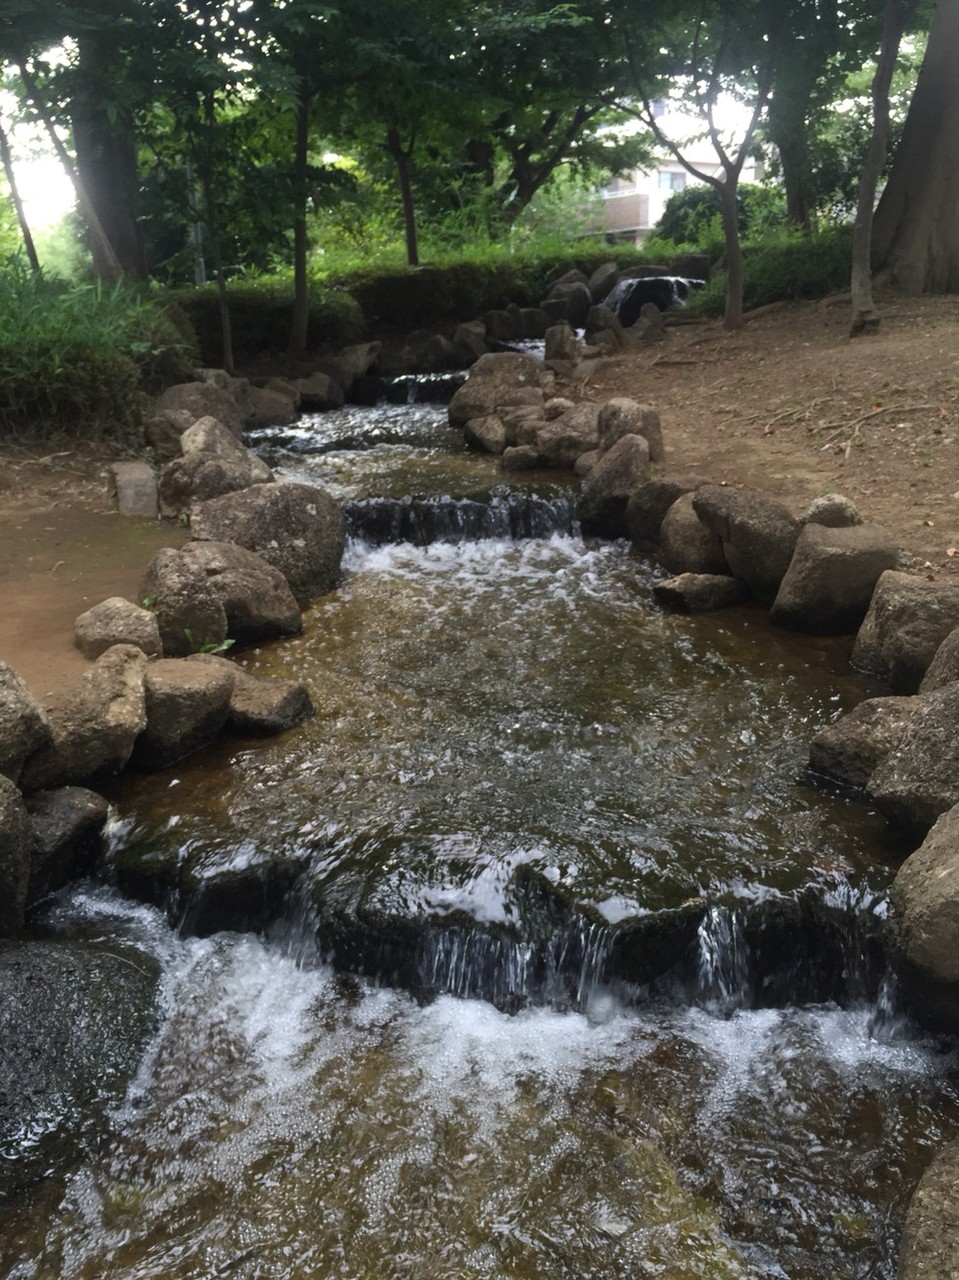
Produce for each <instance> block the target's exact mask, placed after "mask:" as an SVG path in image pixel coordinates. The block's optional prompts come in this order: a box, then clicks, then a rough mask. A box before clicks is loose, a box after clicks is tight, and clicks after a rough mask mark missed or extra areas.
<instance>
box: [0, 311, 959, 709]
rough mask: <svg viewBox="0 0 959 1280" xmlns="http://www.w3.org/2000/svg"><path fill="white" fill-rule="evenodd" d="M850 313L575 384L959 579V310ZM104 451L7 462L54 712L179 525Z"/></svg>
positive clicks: (673, 466) (749, 331)
mask: <svg viewBox="0 0 959 1280" xmlns="http://www.w3.org/2000/svg"><path fill="white" fill-rule="evenodd" d="M847 322H848V315H847V309H846V307H845V306H842V305H836V306H825V305H823V304H819V303H809V304H801V305H796V306H790V307H785V308H783V309H781V310H777V311H773V312H771V313H769V314H767V315H765V316H762V317H760V318H757V319H756V320H754V321H753V322H752V323H751V324H749V325H748V326H747V328H746V329H745V330H743V331H742V332H740V333H736V334H726V333H724V332H723V330H722V329H721V328H720V327H719V325H718V324H712V323H711V324H704V325H690V326H684V327H681V328H678V329H674V330H671V331H670V332H669V334H668V336H667V339H666V341H665V342H662V343H658V344H654V345H650V346H648V347H643V348H640V349H638V350H635V351H630V352H628V353H627V354H626V355H624V356H623V357H621V358H619V359H618V360H616V361H613V362H611V363H609V364H606V365H604V366H602V367H601V368H600V369H599V370H598V371H597V372H596V374H595V375H594V376H593V377H592V378H590V379H589V380H588V381H587V382H585V383H583V384H581V385H580V386H578V387H576V388H575V390H577V391H579V392H580V393H581V394H582V395H583V396H584V397H586V398H589V399H594V400H605V399H608V398H609V397H610V396H613V395H629V396H633V397H635V398H636V399H638V400H641V401H643V402H644V403H648V404H652V405H655V406H656V407H658V408H659V410H660V412H661V414H662V419H663V429H664V435H665V439H666V450H667V469H668V470H671V471H685V472H688V471H695V472H697V473H699V474H702V475H704V476H706V477H707V478H709V479H712V480H717V481H720V480H725V481H728V482H730V483H734V484H749V485H754V486H756V487H757V488H762V489H765V490H766V491H767V492H770V493H772V494H774V495H776V496H777V497H779V498H780V499H781V500H782V501H784V502H785V503H786V504H787V506H789V507H790V508H791V509H792V510H793V511H795V512H796V513H797V514H798V513H799V512H801V511H802V509H803V508H804V507H805V506H806V504H807V503H808V502H809V501H810V500H811V499H812V498H814V497H816V496H817V495H819V494H822V493H828V492H833V493H843V494H845V495H846V496H847V497H849V498H852V499H853V501H854V502H856V504H857V505H858V507H859V509H860V511H861V512H862V515H863V517H864V518H865V519H867V520H869V521H871V522H873V523H875V524H880V525H883V526H885V527H886V528H888V529H889V530H891V531H892V532H893V533H894V534H895V535H896V536H897V537H898V539H899V541H900V544H901V545H902V547H903V548H904V549H906V550H907V551H908V553H909V556H910V563H911V567H912V568H913V569H914V570H915V571H916V572H921V573H924V574H926V575H927V576H929V577H933V578H937V579H940V578H945V577H950V578H951V577H955V576H956V575H959V299H956V298H924V299H907V300H896V301H892V302H889V303H886V304H885V306H884V319H883V327H882V331H881V333H880V334H879V335H878V336H876V337H873V338H860V339H857V340H856V341H855V342H850V341H849V339H848V338H847V337H846V326H847ZM109 460H110V459H109V456H108V454H107V453H106V452H105V451H104V450H97V449H93V448H88V449H84V450H80V451H77V450H76V449H71V450H67V449H66V447H65V446H60V447H58V448H57V449H56V450H55V451H52V452H50V453H46V454H44V455H43V456H42V457H40V456H37V455H36V454H31V453H29V452H27V451H25V450H23V449H16V448H10V447H6V448H3V449H0V585H2V588H3V599H4V608H3V610H2V612H0V659H2V660H3V661H5V662H9V663H10V664H11V666H13V667H14V668H15V669H16V670H17V671H19V672H20V673H21V675H22V676H23V677H24V679H25V680H26V681H27V683H28V684H29V685H30V687H31V689H32V690H33V691H34V693H35V694H36V695H37V696H38V697H40V698H41V699H45V698H47V697H48V696H49V694H50V693H51V692H53V691H55V690H56V689H58V688H62V687H63V685H64V684H66V683H67V682H68V681H70V680H72V679H73V678H75V676H76V675H78V674H79V673H80V672H81V671H82V670H83V669H84V665H85V664H84V661H83V659H82V658H81V657H80V655H79V654H78V653H77V651H76V650H75V649H74V648H73V643H72V641H73V620H74V618H75V617H76V616H77V614H79V613H82V612H83V610H84V609H87V608H89V607H90V606H91V605H92V604H95V603H97V602H98V601H99V600H102V599H104V598H105V597H107V596H110V595H123V596H127V597H128V598H131V599H135V598H136V592H137V589H138V586H139V582H140V579H141V577H142V574H143V571H144V569H145V568H146V565H147V563H148V561H149V559H150V557H151V556H152V555H153V553H154V551H155V550H156V549H157V548H158V547H160V546H165V545H178V544H179V543H180V542H181V541H182V540H183V538H184V536H185V534H184V531H183V530H182V529H180V528H178V527H177V526H175V525H171V524H160V523H156V522H148V521H140V520H133V521H132V520H128V519H124V518H121V517H120V516H117V515H116V514H115V513H113V511H112V505H111V502H110V500H109V495H108V474H107V464H108V462H109Z"/></svg>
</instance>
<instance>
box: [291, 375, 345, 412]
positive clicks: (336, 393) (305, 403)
mask: <svg viewBox="0 0 959 1280" xmlns="http://www.w3.org/2000/svg"><path fill="white" fill-rule="evenodd" d="M352 381H353V379H351V383H352ZM296 389H297V391H298V392H299V395H300V408H301V409H302V410H303V412H304V413H326V412H328V411H329V410H330V409H341V408H342V407H343V405H344V404H345V403H346V394H345V392H344V391H343V388H342V387H341V386H340V384H339V383H338V382H337V381H336V379H335V378H331V377H330V375H329V374H328V373H311V374H310V376H309V377H308V378H301V379H300V380H299V382H297V383H296Z"/></svg>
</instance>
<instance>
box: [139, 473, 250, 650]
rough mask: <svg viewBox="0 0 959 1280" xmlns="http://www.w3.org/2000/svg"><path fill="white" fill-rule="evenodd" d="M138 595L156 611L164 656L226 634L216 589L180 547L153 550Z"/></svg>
mask: <svg viewBox="0 0 959 1280" xmlns="http://www.w3.org/2000/svg"><path fill="white" fill-rule="evenodd" d="M268 487H269V488H273V487H274V486H272V485H270V486H268ZM140 599H141V600H142V601H143V603H144V606H145V607H146V608H148V609H150V610H151V611H152V612H153V613H154V614H155V615H156V620H157V627H158V628H159V632H160V643H161V644H162V646H163V652H164V654H165V655H166V656H167V657H168V658H180V657H185V656H186V655H187V654H188V653H195V652H196V651H197V650H198V649H201V648H203V646H204V645H217V644H222V643H223V641H224V640H225V639H226V638H227V625H226V611H225V610H224V608H223V605H222V603H221V602H220V598H219V596H218V594H217V592H216V591H215V590H214V588H213V587H212V586H211V585H210V583H209V582H208V581H207V576H206V574H205V573H204V572H203V569H202V568H201V567H200V566H199V565H198V564H197V563H196V561H195V560H193V559H192V558H191V557H190V556H186V555H184V554H183V552H182V551H174V550H173V549H172V548H171V547H163V548H161V549H160V550H159V551H158V552H157V553H156V555H155V556H154V557H153V559H152V560H151V561H150V563H149V565H148V566H147V571H146V573H145V574H144V577H143V581H142V583H141V584H140Z"/></svg>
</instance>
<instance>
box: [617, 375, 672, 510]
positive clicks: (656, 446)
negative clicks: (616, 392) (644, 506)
mask: <svg viewBox="0 0 959 1280" xmlns="http://www.w3.org/2000/svg"><path fill="white" fill-rule="evenodd" d="M628 435H637V436H642V437H643V439H644V440H645V441H646V443H647V444H648V445H649V460H650V462H656V463H659V462H662V461H663V459H664V458H665V456H666V453H665V450H664V448H663V427H662V423H661V422H660V417H659V412H658V410H656V409H653V408H651V407H650V406H649V405H648V404H639V403H638V402H637V401H636V400H630V399H629V398H628V397H626V396H617V397H616V398H615V399H613V400H607V401H606V403H605V404H604V405H603V407H602V408H601V409H600V411H599V447H600V451H601V452H602V453H605V452H606V450H607V449H611V448H612V447H613V445H614V444H615V443H616V441H617V440H619V439H620V437H621V436H628ZM676 496H677V497H678V496H679V495H678V494H677V495H676Z"/></svg>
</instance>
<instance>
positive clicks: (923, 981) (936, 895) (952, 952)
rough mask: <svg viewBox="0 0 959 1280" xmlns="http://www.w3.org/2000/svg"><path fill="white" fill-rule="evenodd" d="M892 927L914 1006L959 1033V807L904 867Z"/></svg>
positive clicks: (894, 895)
mask: <svg viewBox="0 0 959 1280" xmlns="http://www.w3.org/2000/svg"><path fill="white" fill-rule="evenodd" d="M889 904H890V916H889V928H890V933H891V936H892V940H893V949H894V954H895V958H896V963H897V968H898V969H899V970H900V973H901V976H902V979H903V983H904V986H905V989H906V992H907V994H908V996H909V998H910V1003H911V1004H912V1005H913V1007H914V1008H915V1009H916V1012H917V1013H919V1015H920V1016H921V1017H922V1018H923V1019H925V1020H926V1021H929V1022H932V1023H934V1024H936V1025H938V1026H940V1027H944V1028H945V1029H946V1030H948V1031H949V1032H951V1033H952V1034H953V1035H955V1034H956V1033H957V1032H959V947H957V946H956V938H957V937H959V808H957V807H953V808H951V809H948V810H946V811H945V812H944V813H943V814H942V815H941V816H940V817H939V819H938V820H937V822H936V823H935V825H934V826H933V828H932V830H931V831H930V832H929V834H928V835H927V836H926V838H925V840H924V841H923V842H922V844H921V845H920V846H919V848H918V849H917V850H916V851H915V853H913V854H911V855H910V856H909V857H908V858H907V859H906V861H905V862H904V863H903V864H902V866H901V867H900V868H899V871H898V872H897V874H896V878H895V880H894V881H893V884H892V889H891V890H890V893H889Z"/></svg>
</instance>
